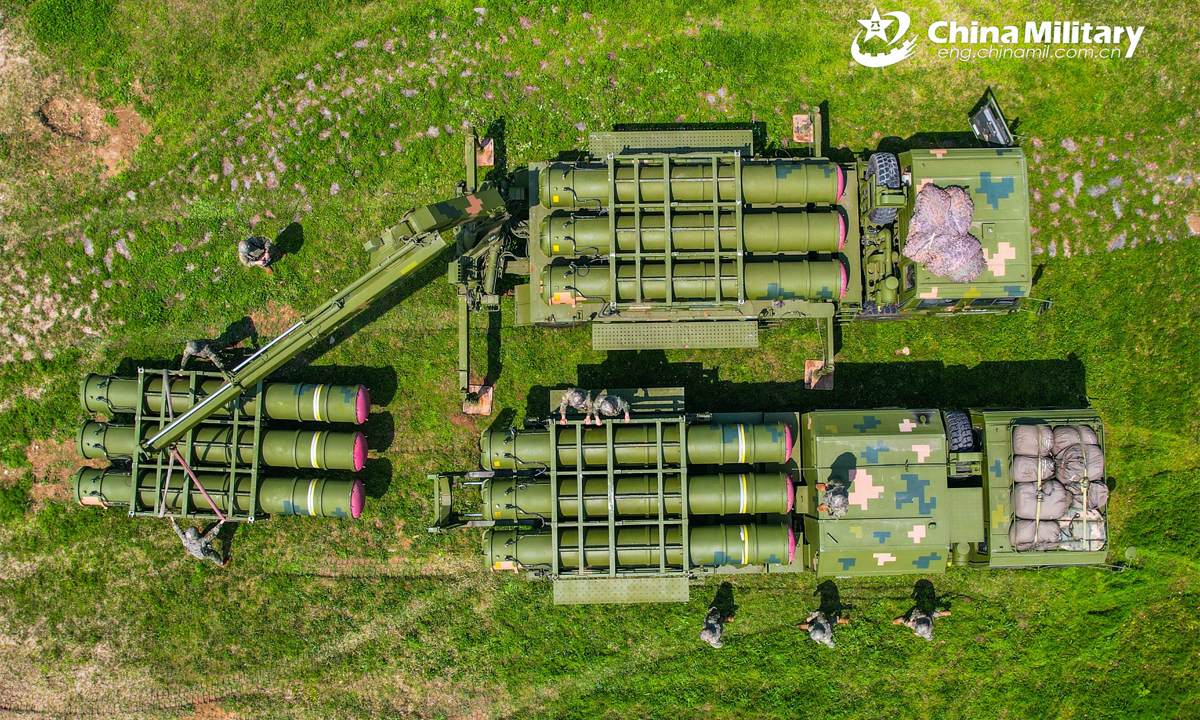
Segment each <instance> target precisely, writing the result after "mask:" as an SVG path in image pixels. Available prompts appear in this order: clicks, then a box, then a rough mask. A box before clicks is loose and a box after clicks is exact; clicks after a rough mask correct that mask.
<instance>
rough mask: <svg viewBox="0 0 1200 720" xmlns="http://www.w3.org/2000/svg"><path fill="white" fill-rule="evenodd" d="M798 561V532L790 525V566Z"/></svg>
mask: <svg viewBox="0 0 1200 720" xmlns="http://www.w3.org/2000/svg"><path fill="white" fill-rule="evenodd" d="M795 559H796V531H795V530H793V529H792V526H791V525H788V565H791V564H792V562H793V561H795Z"/></svg>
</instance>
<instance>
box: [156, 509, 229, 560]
mask: <svg viewBox="0 0 1200 720" xmlns="http://www.w3.org/2000/svg"><path fill="white" fill-rule="evenodd" d="M224 524H225V521H224V520H222V521H220V522H219V523H217V524H216V525H213V526H212V528H211V529H210V530H209V531H208V532H206V533H204V534H203V535H201V534H200V531H199V530H197V529H196V528H194V527H189V528H188V529H187V530H183V529H181V528H180V527H179V523H177V522H175V518H171V527H173V528H175V534H176V535H178V536H179V540H180V542H182V543H183V548H184V549H185V550H187V551H188V554H189V555H191V556H192V557H194V558H196V559H198V560H212V561H213V562H214V563H216V564H217V565H218V566H219V567H225V566H226V565H228V564H229V561H230V560H231V559H232V558H226V559H225V560H222V559H221V553H219V552H217V551H216V550H213V549H212V541H213V540H215V539H216V537H217V533H219V532H221V526H222V525H224Z"/></svg>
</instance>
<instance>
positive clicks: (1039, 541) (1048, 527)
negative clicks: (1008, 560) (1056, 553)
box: [1008, 520, 1062, 552]
mask: <svg viewBox="0 0 1200 720" xmlns="http://www.w3.org/2000/svg"><path fill="white" fill-rule="evenodd" d="M1035 533H1036V535H1037V537H1036V538H1035V537H1034V534H1035ZM1061 536H1062V531H1061V530H1060V528H1059V526H1058V523H1056V522H1043V523H1037V522H1034V521H1033V520H1013V522H1012V524H1011V525H1009V526H1008V541H1009V542H1010V543H1012V546H1013V550H1016V551H1017V552H1026V551H1028V550H1037V551H1043V550H1057V549H1058V546H1059V543H1060V542H1061V540H1060V538H1061Z"/></svg>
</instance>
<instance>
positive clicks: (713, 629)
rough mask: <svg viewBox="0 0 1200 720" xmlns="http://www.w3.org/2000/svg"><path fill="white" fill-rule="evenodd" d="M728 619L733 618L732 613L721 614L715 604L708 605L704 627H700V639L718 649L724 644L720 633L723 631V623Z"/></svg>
mask: <svg viewBox="0 0 1200 720" xmlns="http://www.w3.org/2000/svg"><path fill="white" fill-rule="evenodd" d="M730 620H733V616H732V615H725V614H723V613H722V612H721V611H720V610H719V609H717V607H716V606H715V605H714V606H713V607H710V608H709V609H708V614H707V615H705V616H704V627H703V628H701V629H700V639H701V640H703V641H704V642H706V643H708V644H709V645H712V646H713V647H714V648H717V649H720V648H721V647H722V646H723V645H724V643H722V642H721V633H723V632H724V631H725V623H727V622H729V621H730Z"/></svg>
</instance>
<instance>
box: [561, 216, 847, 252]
mask: <svg viewBox="0 0 1200 720" xmlns="http://www.w3.org/2000/svg"><path fill="white" fill-rule="evenodd" d="M663 217H664V216H663V215H662V214H661V213H646V214H643V215H642V216H641V227H640V229H641V232H640V236H641V239H642V250H644V251H651V252H661V251H662V250H663V248H665V247H666V233H665V232H663V226H664V220H663ZM712 218H713V216H712V213H681V214H678V215H672V216H671V245H672V247H673V248H674V249H675V250H688V251H702V250H712V249H713V236H714V235H715V234H716V233H715V232H714V230H713V220H712ZM720 218H721V224H720V236H721V249H722V250H736V249H737V225H736V218H735V216H734V214H733V213H729V212H723V213H721V214H720ZM742 232H743V237H742V242H743V244H744V247H745V251H746V252H750V253H785V252H836V251H838V250H841V249H842V247H843V246H844V245H845V244H846V220H845V218H843V217H842V215H841V213H839V212H837V211H836V210H833V211H823V212H800V211H788V212H779V211H772V212H753V211H748V212H746V213H744V214H743V215H742ZM611 234H612V233H611V230H610V228H609V219H608V217H607V216H604V215H593V216H574V215H548V216H546V217H545V218H544V219H543V220H542V231H541V244H542V252H544V253H546V254H547V255H550V256H563V255H587V254H591V255H600V254H605V253H608V252H611V248H610V244H611V243H610V242H609V239H610V236H611ZM616 235H617V249H618V250H620V251H622V252H633V251H634V249H635V248H636V246H637V238H638V235H639V232H638V224H637V223H636V218H635V217H634V216H633V215H632V214H628V213H626V214H621V215H618V216H617V218H616Z"/></svg>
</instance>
